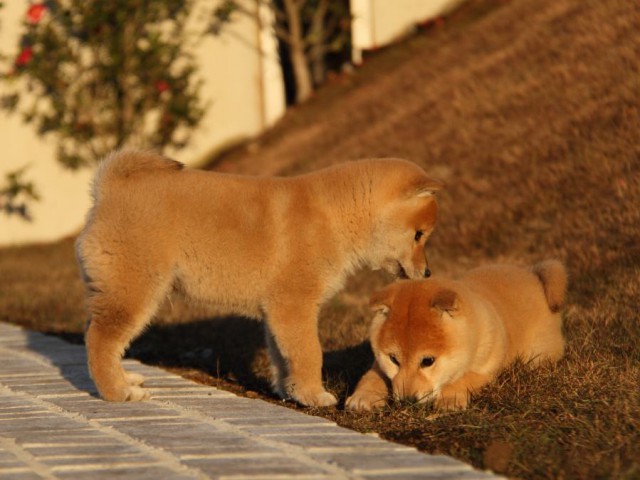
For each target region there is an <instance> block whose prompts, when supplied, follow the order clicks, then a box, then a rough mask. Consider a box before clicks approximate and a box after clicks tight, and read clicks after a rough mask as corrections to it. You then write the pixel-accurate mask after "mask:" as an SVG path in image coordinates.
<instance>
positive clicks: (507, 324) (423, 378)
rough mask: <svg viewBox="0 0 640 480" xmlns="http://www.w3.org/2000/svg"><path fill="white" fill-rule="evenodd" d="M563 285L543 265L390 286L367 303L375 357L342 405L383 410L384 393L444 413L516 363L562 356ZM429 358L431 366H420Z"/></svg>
mask: <svg viewBox="0 0 640 480" xmlns="http://www.w3.org/2000/svg"><path fill="white" fill-rule="evenodd" d="M566 284H567V276H566V271H565V269H564V266H563V265H562V264H561V263H560V262H558V261H555V260H550V261H546V262H542V263H539V264H537V265H535V266H534V267H533V268H532V269H523V268H518V267H513V266H506V265H494V266H487V267H482V268H477V269H475V270H472V271H470V272H468V273H467V274H466V275H465V276H464V277H462V278H461V279H460V280H457V281H456V280H451V279H448V278H440V277H433V278H432V279H429V280H406V281H400V282H396V283H394V284H391V285H389V286H388V287H386V288H385V289H383V290H381V291H380V292H378V293H376V294H375V295H374V296H373V297H372V299H371V305H372V308H373V309H374V311H375V312H376V316H375V317H374V320H373V324H372V327H371V346H372V348H373V351H374V353H375V358H376V360H375V363H374V366H373V368H372V369H371V370H370V371H369V372H367V373H366V374H365V375H364V376H363V378H362V379H361V380H360V382H359V383H358V386H357V387H356V390H355V392H354V394H353V395H352V396H351V397H349V398H348V399H347V403H346V405H347V408H351V409H355V410H370V409H372V408H375V407H379V406H382V405H384V404H385V403H386V400H387V398H388V396H389V394H390V393H393V395H394V396H395V397H396V398H414V399H417V400H418V401H421V402H422V401H427V400H431V399H433V400H435V404H436V406H437V407H439V408H443V409H452V408H466V406H467V403H468V401H469V395H470V393H472V392H474V391H477V390H478V389H480V388H481V387H483V386H484V385H486V384H487V383H489V382H491V381H492V380H493V379H494V378H495V377H496V375H497V374H498V373H499V372H500V371H501V370H502V369H504V368H505V367H506V366H508V365H509V364H511V363H512V362H513V361H514V360H515V359H516V358H518V357H520V358H522V359H523V360H524V361H531V362H532V364H533V365H534V366H537V365H538V364H539V363H540V362H542V361H557V360H558V359H560V358H561V357H562V355H563V352H564V338H563V335H562V320H561V317H560V314H559V313H558V311H559V309H560V308H561V307H562V304H563V303H564V297H565V289H566ZM392 357H393V358H392ZM429 358H433V359H435V360H434V362H433V364H432V365H430V366H425V365H424V364H422V362H423V361H427V362H428V361H429V360H424V359H429ZM394 359H395V362H394ZM396 363H397V364H398V365H397V364H396Z"/></svg>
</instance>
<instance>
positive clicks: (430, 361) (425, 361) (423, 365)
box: [420, 357, 436, 368]
mask: <svg viewBox="0 0 640 480" xmlns="http://www.w3.org/2000/svg"><path fill="white" fill-rule="evenodd" d="M435 361H436V359H435V357H424V358H423V359H422V361H421V362H420V368H427V367H430V366H431V365H433V362H435Z"/></svg>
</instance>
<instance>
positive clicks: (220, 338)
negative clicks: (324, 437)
mask: <svg viewBox="0 0 640 480" xmlns="http://www.w3.org/2000/svg"><path fill="white" fill-rule="evenodd" d="M51 333H52V335H54V336H45V337H43V336H42V335H40V334H35V333H34V334H32V335H30V337H29V341H28V344H29V348H30V349H32V350H33V351H35V352H38V353H39V354H41V355H43V356H45V357H47V358H48V359H49V361H50V362H51V363H52V365H54V366H56V367H57V368H58V369H59V370H60V373H61V375H62V376H63V377H64V378H65V379H66V380H67V381H69V383H71V384H72V385H73V386H74V387H75V388H77V389H78V390H81V391H85V392H88V393H90V394H91V395H93V396H97V390H96V387H95V385H94V383H93V381H92V380H91V377H90V376H89V372H88V370H87V356H86V351H85V348H84V345H83V343H84V341H83V335H81V334H59V333H53V332H51ZM56 337H58V338H56ZM60 338H61V339H62V340H65V341H66V342H69V343H71V344H73V345H69V344H68V343H63V342H61V341H60ZM125 357H127V358H134V359H136V360H139V361H141V362H142V363H145V364H147V365H152V366H158V367H164V368H180V369H188V370H194V371H195V372H194V373H195V374H196V376H197V373H198V372H202V373H204V374H206V375H207V376H210V377H213V378H214V379H220V380H223V381H227V382H230V384H232V385H237V386H238V387H240V388H239V389H240V390H252V391H257V392H260V393H261V394H263V395H265V396H269V397H272V398H275V395H274V394H273V393H272V389H271V373H270V365H271V364H270V361H269V357H268V354H267V351H266V342H265V335H264V326H263V324H262V322H259V321H256V320H252V319H248V318H244V317H222V318H214V319H211V318H207V319H200V320H193V321H190V322H187V323H178V324H174V323H165V324H155V325H152V326H151V327H150V328H149V329H148V330H146V331H145V332H144V333H143V334H142V335H141V336H140V337H139V338H137V339H136V340H135V341H134V342H133V343H132V344H131V346H130V347H129V349H128V350H127V352H126V354H125ZM372 359H373V354H372V352H371V347H370V345H369V342H368V341H366V342H362V343H360V344H359V345H355V346H349V347H346V348H342V349H337V350H333V351H329V352H325V353H324V358H323V379H324V381H325V382H326V384H327V387H328V388H329V389H330V390H332V391H334V393H337V394H338V395H339V396H340V397H344V396H345V395H347V394H349V393H350V392H353V390H354V388H355V385H356V384H357V382H358V380H359V379H360V377H361V376H362V375H363V373H364V372H365V371H366V370H367V369H368V368H369V367H370V366H371V362H372ZM214 383H215V381H214Z"/></svg>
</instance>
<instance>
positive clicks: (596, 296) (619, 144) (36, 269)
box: [0, 0, 640, 478]
mask: <svg viewBox="0 0 640 480" xmlns="http://www.w3.org/2000/svg"><path fill="white" fill-rule="evenodd" d="M639 47H640V7H638V6H637V2H634V1H630V0H608V1H607V2H602V1H601V0H583V1H580V2H576V1H571V0H512V1H507V2H504V1H502V2H501V1H492V0H475V1H474V0H470V1H469V3H468V6H467V7H465V8H464V9H463V10H462V11H461V12H460V13H458V14H456V15H454V16H453V17H452V18H451V19H448V20H447V21H446V22H445V24H444V26H443V27H440V28H436V29H430V30H428V31H426V32H423V33H421V34H419V35H417V36H416V37H414V38H412V39H411V40H409V41H408V42H406V43H404V44H403V45H402V46H399V47H394V48H391V49H388V50H386V51H383V52H379V53H378V54H376V55H375V56H374V58H372V59H371V61H369V62H367V64H365V66H364V67H363V68H362V69H360V70H359V71H358V72H357V73H356V74H355V75H353V76H350V77H348V76H344V77H339V78H337V79H335V81H334V82H333V85H330V86H328V87H326V88H324V89H323V90H322V91H321V92H319V93H318V95H317V96H316V97H315V98H314V99H313V100H312V101H311V102H309V104H307V105H304V106H302V107H298V108H296V109H294V110H292V111H290V112H289V113H288V115H287V116H286V118H285V119H284V120H283V121H282V122H280V123H279V125H278V126H277V127H276V128H275V129H274V130H273V131H271V132H269V133H268V134H267V135H265V136H264V137H263V138H262V139H260V140H259V141H258V142H256V143H255V144H253V145H251V146H250V147H248V148H246V149H244V150H239V151H236V152H234V153H232V154H230V155H228V156H227V157H226V158H224V159H222V160H220V161H219V162H218V164H217V166H216V168H218V169H220V170H227V171H236V172H244V173H261V174H265V173H284V174H290V173H295V172H302V171H308V170H310V169H313V168H317V167H320V166H324V165H328V164H331V163H335V162H339V161H343V160H345V159H351V158H358V157H369V156H401V157H406V158H409V159H412V160H414V161H416V162H418V163H420V164H421V165H423V166H424V167H425V168H426V169H427V170H428V171H429V172H430V173H431V174H432V175H433V176H436V177H439V178H442V179H443V180H445V181H446V183H447V189H446V190H445V191H444V192H443V193H442V195H440V205H441V219H440V222H439V225H438V228H437V231H436V233H435V234H434V235H433V237H432V239H431V240H430V247H431V248H430V254H431V255H430V258H431V261H432V267H433V269H434V270H437V271H441V272H450V273H454V274H455V273H457V272H460V271H463V270H464V269H466V268H470V267H472V266H475V265H478V264H482V263H487V262H494V261H509V262H515V263H529V262H533V261H537V260H540V259H542V258H546V257H558V258H561V259H563V260H564V261H565V262H566V263H567V265H568V268H569V271H570V276H571V281H570V292H569V306H568V308H567V309H566V314H565V327H566V328H565V331H566V335H567V338H568V351H567V355H566V358H565V359H563V360H562V361H561V362H560V363H559V364H558V365H557V366H554V367H549V368H546V369H543V370H541V371H536V372H531V371H530V370H529V369H528V368H526V367H525V366H522V365H516V366H514V367H513V368H512V369H510V370H508V371H507V372H505V373H504V375H502V376H501V377H500V379H499V381H498V382H496V384H495V385H492V386H490V387H488V388H486V389H485V390H484V391H483V392H482V393H481V394H480V395H478V396H477V398H476V399H475V401H474V402H473V404H472V406H471V408H470V409H469V410H468V411H467V412H465V413H457V414H452V415H445V416H440V417H437V416H434V415H433V412H432V411H431V410H430V409H429V407H423V406H420V407H416V406H405V407H404V408H397V406H392V407H390V408H389V409H387V410H385V411H384V412H380V413H374V414H363V415H360V414H351V413H345V412H343V411H342V410H340V409H338V410H326V411H321V410H314V409H311V410H310V413H313V414H319V415H324V416H328V417H330V418H334V419H335V420H336V421H338V422H339V423H340V424H342V425H345V426H349V427H352V428H356V429H359V430H363V431H376V432H379V433H380V434H381V435H382V436H384V437H386V438H390V439H393V440H396V441H399V442H402V443H408V444H412V445H416V446H417V447H418V448H420V449H422V450H425V451H429V452H443V453H448V454H452V455H454V456H457V457H459V458H462V459H464V460H466V461H469V462H472V463H473V464H474V465H476V466H478V467H493V468H495V469H498V470H501V471H504V472H505V473H507V474H508V475H509V476H518V477H532V478H533V477H550V478H552V477H554V478H555V477H562V476H565V477H570V478H589V477H591V478H595V477H602V476H604V477H616V478H617V477H625V476H627V477H629V478H631V477H637V476H638V475H640V460H639V458H640V447H639V445H640V434H639V432H640V394H639V392H640V366H639V365H640V347H639V346H638V338H640V322H639V321H638V314H637V313H636V310H637V298H638V296H639V294H640V281H639V278H640V275H639V273H640V272H639V270H640V229H639V228H638V225H639V224H640V142H639V141H638V133H637V132H638V131H640V99H639V96H640V73H639V71H638V51H639ZM71 247H72V241H71V240H66V241H63V242H60V243H58V244H56V245H48V246H32V247H23V248H16V249H5V250H3V251H0V320H7V321H12V322H16V323H21V324H23V325H26V326H28V327H31V328H36V329H39V330H45V331H56V332H66V333H76V334H77V333H79V332H81V328H82V327H81V325H82V317H83V315H82V311H81V285H80V283H79V280H78V277H77V273H76V270H75V265H74V263H73V253H72V248H71ZM385 281H388V279H386V278H384V277H382V276H380V275H372V274H370V273H362V274H360V275H357V276H355V277H354V278H352V279H351V280H350V282H349V285H348V288H347V290H346V291H345V292H343V293H341V294H339V295H338V296H337V297H336V298H334V299H333V300H332V301H331V302H329V304H328V305H327V306H326V307H325V309H324V310H323V313H322V317H321V322H320V332H321V337H322V339H323V343H324V346H325V349H326V350H327V354H326V356H325V364H326V367H327V368H326V377H327V382H328V385H329V387H330V388H332V389H334V390H336V391H337V393H338V394H339V395H341V396H342V397H343V398H344V396H345V395H346V394H347V392H348V391H349V390H350V389H352V388H353V386H354V383H355V382H356V381H357V379H358V376H359V375H360V374H361V373H362V372H363V370H364V369H365V368H366V367H367V366H368V363H369V362H370V351H369V349H368V345H367V344H366V341H365V340H366V333H367V327H368V322H369V319H370V317H369V313H368V312H367V309H366V302H367V297H368V295H369V294H370V293H371V291H372V290H374V289H375V288H376V287H377V286H380V285H382V284H383V283H384V282H385ZM209 316H210V312H208V311H207V310H206V308H204V307H198V308H192V307H190V306H188V305H187V304H186V303H184V302H182V301H180V300H179V299H176V300H174V301H173V304H172V305H168V306H167V308H166V309H165V311H164V312H163V313H162V314H161V315H160V316H159V317H160V318H159V322H158V323H159V324H160V325H159V326H158V327H156V328H153V329H151V330H150V331H149V332H148V333H147V334H146V335H145V336H143V338H142V339H141V340H139V341H137V342H136V343H135V344H134V346H133V347H132V349H131V354H132V355H134V356H137V357H138V358H142V359H144V360H146V361H149V362H152V363H156V364H162V365H165V366H168V367H180V368H181V369H183V370H182V371H183V372H184V373H185V374H188V375H190V376H192V377H194V378H196V379H198V380H200V381H204V382H208V383H213V384H218V385H222V386H224V387H226V388H231V389H234V390H236V391H241V392H245V393H246V391H247V390H250V391H257V392H258V393H257V394H258V395H261V396H266V397H267V398H269V397H268V389H267V383H268V379H267V370H268V369H267V364H266V358H265V355H264V352H263V347H264V345H263V340H262V333H261V331H260V328H259V325H258V324H256V323H255V322H252V321H248V320H242V319H235V320H230V319H223V320H219V321H215V322H211V321H209V320H206V318H208V317H209ZM186 319H203V320H200V321H195V322H186V321H185V320H186ZM256 351H257V352H258V353H257V354H256ZM249 394H251V395H255V393H249Z"/></svg>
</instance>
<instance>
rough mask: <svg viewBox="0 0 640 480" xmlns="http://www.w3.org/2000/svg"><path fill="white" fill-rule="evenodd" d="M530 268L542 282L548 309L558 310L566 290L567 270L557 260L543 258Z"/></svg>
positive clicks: (562, 302)
mask: <svg viewBox="0 0 640 480" xmlns="http://www.w3.org/2000/svg"><path fill="white" fill-rule="evenodd" d="M532 270H533V273H535V274H536V275H537V277H538V279H539V280H540V283H542V288H543V289H544V295H545V297H546V298H547V304H548V305H549V309H550V310H551V311H552V312H553V313H556V312H559V311H560V309H561V308H562V307H563V305H564V301H565V295H566V291H567V270H566V269H565V268H564V265H563V264H562V263H561V262H559V261H558V260H545V261H543V262H540V263H537V264H535V265H534V266H533V268H532Z"/></svg>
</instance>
